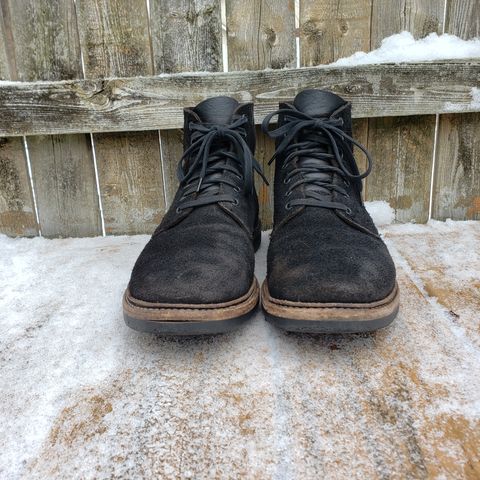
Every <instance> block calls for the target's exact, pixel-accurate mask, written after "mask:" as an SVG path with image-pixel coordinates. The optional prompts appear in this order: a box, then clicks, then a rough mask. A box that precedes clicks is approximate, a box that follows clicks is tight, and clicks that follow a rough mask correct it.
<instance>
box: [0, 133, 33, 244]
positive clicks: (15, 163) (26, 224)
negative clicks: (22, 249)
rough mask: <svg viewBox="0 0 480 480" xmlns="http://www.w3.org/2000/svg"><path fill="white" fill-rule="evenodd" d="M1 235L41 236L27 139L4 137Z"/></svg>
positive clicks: (1, 144)
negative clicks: (28, 167)
mask: <svg viewBox="0 0 480 480" xmlns="http://www.w3.org/2000/svg"><path fill="white" fill-rule="evenodd" d="M0 233H3V234H6V235H11V236H17V235H21V236H24V237H32V236H35V235H37V234H38V227H37V221H36V219H35V212H34V208H33V199H32V192H31V188H30V180H29V178H28V172H27V168H26V159H25V152H24V150H23V140H22V138H20V137H14V138H0Z"/></svg>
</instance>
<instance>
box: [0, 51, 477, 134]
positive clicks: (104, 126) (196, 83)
mask: <svg viewBox="0 0 480 480" xmlns="http://www.w3.org/2000/svg"><path fill="white" fill-rule="evenodd" d="M479 87H480V61H478V60H471V61H458V60H457V61H453V60H452V61H447V62H432V63H420V64H415V63H409V64H383V65H362V66H356V67H329V66H326V67H313V68H302V69H298V70H295V69H282V70H264V71H255V72H231V73H212V74H209V75H205V74H202V73H200V74H195V73H186V74H177V75H160V76H157V77H137V78H119V79H115V78H113V79H107V80H97V81H86V80H77V81H66V82H39V83H29V82H26V83H23V82H9V83H3V84H2V83H0V135H4V136H20V135H24V134H43V133H70V132H85V131H94V132H99V131H125V130H145V129H158V128H179V127H182V126H183V114H182V110H181V109H182V107H184V106H191V105H195V104H196V103H197V102H199V101H201V100H203V99H205V98H208V97H211V96H213V95H232V96H233V97H235V98H237V99H239V100H243V101H245V100H246V99H248V100H251V101H253V102H255V106H256V109H255V120H256V122H257V123H260V122H261V121H262V119H263V118H264V116H265V115H266V114H267V113H268V112H271V111H272V109H274V108H277V105H278V102H279V101H285V100H287V99H291V98H292V97H293V96H295V94H296V93H297V92H298V91H300V90H302V89H304V88H324V89H328V90H331V91H333V92H337V93H338V94H340V95H342V96H343V97H344V98H345V99H347V100H350V101H353V103H354V110H353V117H354V118H365V117H379V116H408V115H429V114H433V113H455V112H475V111H478V110H479V107H478V102H475V91H476V90H475V89H478V88H479Z"/></svg>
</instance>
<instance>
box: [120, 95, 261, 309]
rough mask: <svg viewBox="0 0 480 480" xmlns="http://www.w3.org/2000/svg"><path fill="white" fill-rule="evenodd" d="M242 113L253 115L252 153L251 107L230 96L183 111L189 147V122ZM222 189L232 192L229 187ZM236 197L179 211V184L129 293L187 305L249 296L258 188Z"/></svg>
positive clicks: (251, 141)
mask: <svg viewBox="0 0 480 480" xmlns="http://www.w3.org/2000/svg"><path fill="white" fill-rule="evenodd" d="M240 115H246V116H247V118H248V119H249V123H248V125H247V127H246V129H247V143H248V145H249V146H250V147H251V150H252V152H253V151H254V148H255V130H254V123H253V105H252V104H238V102H237V101H236V100H234V99H232V98H229V97H215V98H212V99H208V100H205V101H204V102H202V103H200V104H199V105H197V107H194V108H187V109H185V111H184V116H185V130H184V135H185V138H184V143H185V147H188V145H189V144H190V143H189V142H190V137H189V131H188V124H189V123H190V122H207V123H216V124H227V123H230V121H231V120H234V119H236V118H238V116H240ZM227 175H230V176H232V175H233V174H230V173H228V174H227ZM231 178H234V177H233V176H232V177H231ZM237 182H238V178H237ZM239 185H241V183H240V184H239ZM222 189H224V191H226V190H227V189H229V190H228V191H229V192H231V191H233V189H232V188H231V187H229V186H227V185H222ZM234 195H235V198H237V199H238V205H234V204H232V203H231V202H223V203H219V204H211V205H205V206H201V207H196V208H189V209H187V210H182V211H180V212H177V206H178V204H179V200H180V197H181V196H182V188H181V187H180V188H179V190H178V191H177V194H176V196H175V199H174V201H173V203H172V205H171V207H170V208H169V210H168V212H167V214H166V215H165V217H164V219H163V221H162V223H161V224H160V225H159V226H158V228H157V229H156V231H155V232H154V234H153V236H152V238H151V239H150V241H149V242H148V244H147V245H146V246H145V248H144V250H143V251H142V253H141V254H140V256H139V258H138V260H137V262H136V263H135V266H134V268H133V271H132V276H131V279H130V284H129V288H130V294H131V295H132V296H133V297H134V298H136V299H139V300H144V301H147V302H158V303H189V304H205V303H221V302H227V301H230V300H235V299H237V298H239V297H241V296H242V295H245V294H246V293H247V292H248V290H249V288H250V287H251V285H252V282H253V278H254V256H255V255H254V247H253V232H254V229H255V227H256V226H257V228H258V224H257V222H258V200H257V195H256V192H255V189H253V191H252V192H246V191H245V189H244V188H243V187H242V188H241V191H240V192H234Z"/></svg>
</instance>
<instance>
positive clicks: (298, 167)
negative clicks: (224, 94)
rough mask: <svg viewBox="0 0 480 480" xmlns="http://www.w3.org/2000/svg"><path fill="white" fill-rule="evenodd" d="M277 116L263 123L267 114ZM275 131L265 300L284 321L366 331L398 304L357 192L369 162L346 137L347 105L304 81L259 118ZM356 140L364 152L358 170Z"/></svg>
mask: <svg viewBox="0 0 480 480" xmlns="http://www.w3.org/2000/svg"><path fill="white" fill-rule="evenodd" d="M275 116H278V126H277V128H275V129H274V130H270V131H269V124H270V122H271V121H272V119H273V118H274V117H275ZM263 129H264V131H265V133H267V134H268V135H270V136H271V137H272V138H274V139H275V140H276V152H275V155H274V158H273V159H272V160H275V162H276V163H275V185H274V189H275V190H274V195H275V212H274V227H273V232H272V235H271V243H270V246H269V250H268V261H267V279H266V281H265V283H264V284H263V287H262V306H263V309H264V311H265V314H266V318H267V320H269V321H270V322H272V323H273V324H275V325H276V326H278V327H280V328H283V329H285V330H289V331H299V332H311V333H315V332H331V333H342V332H363V331H369V330H375V329H377V328H380V327H384V326H386V325H388V324H389V323H390V322H391V321H392V320H393V319H394V317H395V316H396V314H397V311H398V308H399V293H398V286H397V283H396V279H395V277H396V274H395V266H394V264H393V261H392V258H391V257H390V254H389V252H388V250H387V247H386V246H385V244H384V242H383V241H382V239H381V238H380V236H379V234H378V231H377V229H376V228H375V225H374V224H373V221H372V219H371V218H370V215H369V214H368V213H367V211H366V210H365V207H364V206H363V202H362V198H361V190H362V178H364V177H366V176H367V175H368V173H369V172H370V170H371V164H372V162H371V158H370V156H369V154H368V152H367V151H366V150H365V149H364V148H363V147H362V146H361V145H359V144H358V143H357V142H356V141H355V140H354V139H353V138H352V123H351V106H350V104H349V103H347V102H346V101H344V100H343V99H342V98H340V97H339V96H337V95H335V94H333V93H330V92H325V91H320V90H305V91H303V92H301V93H299V94H298V95H297V96H296V97H295V99H294V100H293V101H291V102H287V103H284V104H281V105H280V109H279V110H278V111H276V112H273V113H272V114H270V115H268V116H267V117H266V118H265V121H264V123H263ZM353 145H357V146H358V147H359V148H361V150H363V152H364V153H365V155H366V157H367V163H368V167H367V170H366V171H365V172H364V173H362V174H360V173H359V170H358V168H357V164H356V161H355V158H354V156H353V151H352V148H353Z"/></svg>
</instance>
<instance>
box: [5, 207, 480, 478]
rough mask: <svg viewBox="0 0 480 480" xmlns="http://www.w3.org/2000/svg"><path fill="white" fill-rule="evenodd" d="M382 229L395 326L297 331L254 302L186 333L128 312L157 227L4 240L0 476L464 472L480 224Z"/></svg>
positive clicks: (478, 358) (476, 353)
mask: <svg viewBox="0 0 480 480" xmlns="http://www.w3.org/2000/svg"><path fill="white" fill-rule="evenodd" d="M368 208H369V210H370V211H371V212H372V213H373V216H374V218H375V219H376V221H377V224H379V223H380V224H384V225H386V224H388V223H390V222H391V221H392V212H391V209H390V207H389V206H388V204H386V203H385V202H371V203H370V204H368ZM381 231H382V233H383V235H384V236H385V238H386V241H387V243H388V246H389V248H390V250H391V252H392V255H393V257H394V260H395V263H396V265H397V268H398V278H399V283H400V288H401V292H402V307H401V309H402V310H401V314H400V316H399V317H398V319H397V320H396V321H395V322H394V324H392V326H391V327H389V328H387V329H385V330H383V331H380V332H378V333H377V334H374V335H343V336H334V335H329V336H311V335H291V334H285V333H283V332H281V331H279V330H276V329H275V328H273V327H271V326H270V325H269V324H268V323H267V322H265V321H264V319H263V316H262V314H261V312H260V311H259V312H258V313H257V315H256V316H255V318H254V319H253V320H252V321H250V322H249V323H248V324H247V325H245V327H243V328H241V329H240V330H239V331H238V332H235V333H232V334H228V335H221V336H217V337H212V338H190V339H189V338H184V339H176V338H173V339H168V338H161V337H157V336H152V335H148V334H141V333H138V332H134V331H132V330H129V329H128V328H127V327H126V326H125V325H124V323H123V319H122V313H121V301H120V300H121V295H122V292H123V289H124V287H125V285H126V283H127V281H128V277H129V274H130V270H131V268H132V266H133V263H134V261H135V259H136V257H137V255H138V253H139V252H140V250H141V248H142V247H143V245H144V244H145V243H146V241H147V240H148V237H147V236H145V235H143V236H134V237H127V236H121V237H105V238H101V237H99V238H88V239H62V240H47V239H43V238H35V239H11V238H7V237H0V292H1V295H0V312H1V314H0V338H1V344H0V405H1V407H0V478H5V479H17V478H29V479H35V478H42V479H43V478H112V477H114V478H119V477H121V478H166V479H168V478H199V477H200V478H201V477H221V478H239V477H261V478H333V477H335V478H372V477H379V478H387V477H394V476H396V477H398V478H406V477H411V478H418V477H421V476H422V475H420V474H421V473H422V472H423V471H424V470H422V469H426V470H427V471H428V472H430V473H431V474H432V475H431V476H432V477H437V476H438V477H440V476H441V475H444V476H447V477H449V478H461V475H462V472H463V468H467V467H466V466H468V465H470V464H472V462H473V461H475V458H474V456H475V453H474V452H475V451H476V448H477V447H476V446H477V445H478V442H479V441H480V438H479V437H478V432H480V429H479V427H480V423H479V422H480V385H479V380H478V379H479V378H480V336H479V332H478V310H479V304H480V300H479V298H480V296H479V295H478V293H479V292H478V290H479V289H480V285H479V284H478V278H479V272H480V253H479V252H478V244H479V241H480V222H453V221H447V222H436V221H431V222H429V224H428V225H387V226H385V227H383V228H382V229H381ZM267 245H268V234H264V236H263V244H262V247H261V249H260V251H259V252H258V254H257V259H256V261H257V266H256V275H257V277H258V279H259V280H260V281H261V280H262V279H263V278H264V276H265V256H266V250H267ZM465 252H469V254H468V255H465ZM475 293H477V294H476V295H475ZM446 445H448V448H447V450H446V452H443V450H444V448H446V447H444V446H446ZM440 450H441V451H442V452H443V453H442V455H440V456H439V451H440ZM452 468H453V472H452ZM352 472H354V473H352ZM432 472H433V473H432ZM423 476H425V475H423Z"/></svg>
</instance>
